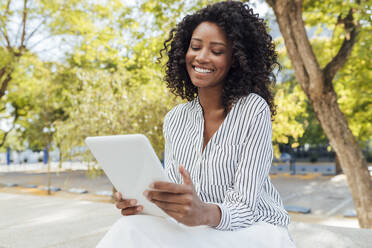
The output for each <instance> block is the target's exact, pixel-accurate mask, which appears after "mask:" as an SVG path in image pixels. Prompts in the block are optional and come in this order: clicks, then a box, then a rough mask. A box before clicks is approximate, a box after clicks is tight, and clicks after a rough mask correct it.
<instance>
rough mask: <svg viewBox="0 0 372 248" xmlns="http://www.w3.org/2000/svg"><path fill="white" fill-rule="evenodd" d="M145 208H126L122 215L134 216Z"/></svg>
mask: <svg viewBox="0 0 372 248" xmlns="http://www.w3.org/2000/svg"><path fill="white" fill-rule="evenodd" d="M142 210H143V206H141V205H140V206H134V207H129V208H124V209H122V210H121V214H122V215H124V216H127V215H134V214H138V213H140V212H142Z"/></svg>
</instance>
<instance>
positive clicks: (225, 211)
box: [214, 203, 231, 231]
mask: <svg viewBox="0 0 372 248" xmlns="http://www.w3.org/2000/svg"><path fill="white" fill-rule="evenodd" d="M214 204H216V205H217V206H218V207H219V208H220V210H221V220H220V223H219V224H218V226H216V227H215V229H217V230H226V231H227V230H230V226H231V213H230V209H229V208H228V207H227V206H225V205H223V204H222V203H214Z"/></svg>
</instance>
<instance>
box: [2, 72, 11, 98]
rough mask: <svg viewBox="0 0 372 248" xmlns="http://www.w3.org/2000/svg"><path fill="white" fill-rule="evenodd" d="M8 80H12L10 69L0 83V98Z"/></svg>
mask: <svg viewBox="0 0 372 248" xmlns="http://www.w3.org/2000/svg"><path fill="white" fill-rule="evenodd" d="M10 80H12V72H11V71H10V72H8V73H7V74H6V78H5V79H4V80H3V81H2V83H1V88H0V99H1V98H2V97H3V96H4V95H5V91H6V89H7V88H8V84H9V82H10Z"/></svg>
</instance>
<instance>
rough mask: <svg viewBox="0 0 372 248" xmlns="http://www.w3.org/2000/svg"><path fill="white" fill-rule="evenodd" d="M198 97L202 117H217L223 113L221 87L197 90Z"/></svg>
mask: <svg viewBox="0 0 372 248" xmlns="http://www.w3.org/2000/svg"><path fill="white" fill-rule="evenodd" d="M198 96H199V103H200V105H201V107H202V109H203V113H204V115H206V114H207V115H210V114H217V115H219V114H223V113H224V106H223V104H222V87H214V88H199V89H198Z"/></svg>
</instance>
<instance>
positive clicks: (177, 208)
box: [151, 200, 191, 216]
mask: <svg viewBox="0 0 372 248" xmlns="http://www.w3.org/2000/svg"><path fill="white" fill-rule="evenodd" d="M151 202H152V203H154V204H155V205H156V206H158V207H159V208H161V209H163V210H164V211H166V212H168V211H170V212H174V213H178V214H180V215H182V216H184V215H187V214H188V213H189V212H190V210H191V208H190V206H188V205H184V204H177V203H168V202H162V201H157V200H152V201H151Z"/></svg>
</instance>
